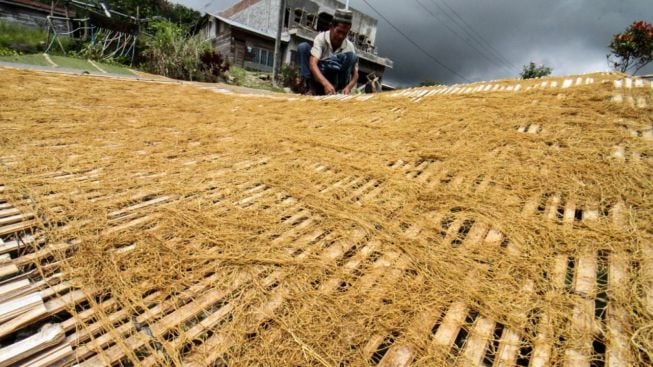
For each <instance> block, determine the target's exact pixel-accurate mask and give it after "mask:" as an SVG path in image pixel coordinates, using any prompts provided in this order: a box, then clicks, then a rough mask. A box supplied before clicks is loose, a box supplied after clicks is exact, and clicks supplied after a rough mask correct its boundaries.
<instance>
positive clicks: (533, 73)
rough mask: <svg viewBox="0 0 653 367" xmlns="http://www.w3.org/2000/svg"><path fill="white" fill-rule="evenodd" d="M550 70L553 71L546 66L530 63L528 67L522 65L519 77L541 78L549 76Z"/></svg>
mask: <svg viewBox="0 0 653 367" xmlns="http://www.w3.org/2000/svg"><path fill="white" fill-rule="evenodd" d="M552 70H553V69H551V68H550V67H548V66H545V65H535V63H534V62H530V63H528V65H524V68H523V70H522V72H521V73H520V74H519V75H520V76H521V77H522V79H533V78H541V77H543V76H547V75H550V74H551V71H552Z"/></svg>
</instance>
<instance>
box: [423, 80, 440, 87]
mask: <svg viewBox="0 0 653 367" xmlns="http://www.w3.org/2000/svg"><path fill="white" fill-rule="evenodd" d="M434 85H438V82H436V81H433V80H429V79H427V80H422V81H421V82H420V83H419V86H420V87H432V86H434Z"/></svg>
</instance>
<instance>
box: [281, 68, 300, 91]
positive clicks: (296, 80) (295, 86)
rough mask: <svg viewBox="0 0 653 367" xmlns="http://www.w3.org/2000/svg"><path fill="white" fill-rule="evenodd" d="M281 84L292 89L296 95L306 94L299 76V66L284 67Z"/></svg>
mask: <svg viewBox="0 0 653 367" xmlns="http://www.w3.org/2000/svg"><path fill="white" fill-rule="evenodd" d="M280 77H281V83H282V85H283V86H284V87H288V88H290V90H292V91H293V92H295V93H304V92H305V90H304V89H305V88H304V83H303V82H302V77H301V75H300V74H299V68H298V67H297V65H283V66H282V67H281V75H280Z"/></svg>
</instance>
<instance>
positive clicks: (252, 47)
mask: <svg viewBox="0 0 653 367" xmlns="http://www.w3.org/2000/svg"><path fill="white" fill-rule="evenodd" d="M213 32H215V33H213ZM202 34H204V36H205V37H206V38H212V39H213V47H214V48H215V50H216V51H217V52H220V53H221V54H222V55H223V56H224V57H225V58H226V59H227V60H229V63H230V64H231V65H235V66H239V67H242V68H248V69H254V70H260V71H272V66H271V65H268V63H269V61H268V56H267V55H268V54H272V53H273V52H274V41H273V40H271V39H268V38H265V37H262V36H258V35H256V34H252V33H250V32H247V31H242V30H240V29H237V28H234V27H232V26H230V25H228V24H225V23H222V22H219V21H218V20H216V19H215V18H213V19H211V20H209V22H208V23H207V25H206V26H205V27H204V28H203V29H202ZM263 55H265V57H264V59H265V61H264V62H263V63H261V58H262V57H263ZM257 56H258V57H257ZM270 61H271V59H270Z"/></svg>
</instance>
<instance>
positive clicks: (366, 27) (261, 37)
mask: <svg viewBox="0 0 653 367" xmlns="http://www.w3.org/2000/svg"><path fill="white" fill-rule="evenodd" d="M179 3H183V2H179ZM279 6H280V0H241V1H239V2H237V3H236V4H234V5H233V6H231V7H230V8H228V9H225V10H223V11H221V12H210V11H208V12H207V13H208V14H207V19H206V23H205V25H204V27H203V28H202V29H201V31H200V32H202V34H204V36H205V37H206V38H207V39H211V40H212V41H213V43H214V46H215V49H216V50H217V51H219V52H221V53H222V54H223V55H225V56H226V57H227V58H228V59H229V60H230V62H231V63H232V64H233V65H237V66H241V67H244V68H248V69H254V70H261V71H271V70H272V63H273V55H274V43H275V36H276V32H277V26H278V22H279ZM344 7H345V5H344V4H343V3H341V2H339V1H335V0H287V1H286V9H285V11H284V19H283V30H282V36H281V42H282V45H281V51H282V56H281V60H282V63H283V64H294V63H296V62H297V60H296V55H297V46H298V45H299V44H300V43H302V42H312V41H313V39H314V38H315V36H316V35H317V34H318V32H321V31H324V30H327V29H328V28H329V23H330V22H331V20H332V19H333V14H334V13H335V10H336V9H337V8H344ZM196 10H200V11H206V10H209V9H196ZM350 10H351V11H352V13H353V22H352V28H351V32H350V34H349V39H350V40H351V41H352V42H353V43H354V45H355V46H356V50H357V53H358V55H359V58H360V61H359V75H360V76H359V82H360V83H361V84H362V83H365V82H366V81H367V75H368V74H370V73H374V74H375V75H376V76H378V77H379V79H380V80H382V79H383V74H384V72H385V70H386V69H387V68H392V66H393V62H392V60H390V59H388V58H384V57H381V56H379V55H378V50H377V47H376V44H375V41H376V31H377V20H376V19H375V18H373V17H371V16H369V15H367V14H364V13H362V12H360V11H357V10H355V9H351V8H350Z"/></svg>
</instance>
